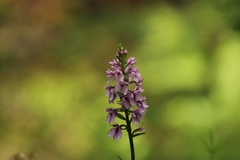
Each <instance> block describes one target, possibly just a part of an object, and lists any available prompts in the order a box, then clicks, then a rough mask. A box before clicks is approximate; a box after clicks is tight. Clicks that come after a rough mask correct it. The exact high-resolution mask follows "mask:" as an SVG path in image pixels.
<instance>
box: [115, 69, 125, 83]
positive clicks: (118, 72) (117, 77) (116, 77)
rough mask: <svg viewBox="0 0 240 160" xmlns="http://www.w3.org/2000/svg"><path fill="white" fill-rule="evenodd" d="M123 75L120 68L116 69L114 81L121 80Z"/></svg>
mask: <svg viewBox="0 0 240 160" xmlns="http://www.w3.org/2000/svg"><path fill="white" fill-rule="evenodd" d="M123 79H124V75H123V73H122V71H121V70H119V69H117V70H115V80H116V81H123Z"/></svg>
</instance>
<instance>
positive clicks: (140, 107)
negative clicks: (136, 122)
mask: <svg viewBox="0 0 240 160" xmlns="http://www.w3.org/2000/svg"><path fill="white" fill-rule="evenodd" d="M145 99H146V98H145V97H143V98H142V99H141V100H139V101H138V102H137V106H138V110H139V111H140V113H141V114H143V115H144V114H145V111H146V110H147V108H148V105H147V103H146V101H145Z"/></svg>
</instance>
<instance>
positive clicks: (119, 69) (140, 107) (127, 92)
mask: <svg viewBox="0 0 240 160" xmlns="http://www.w3.org/2000/svg"><path fill="white" fill-rule="evenodd" d="M127 54H128V51H127V50H126V49H124V48H123V46H122V45H121V44H120V43H119V44H118V49H117V52H116V59H113V60H112V61H110V62H109V64H110V67H111V69H107V71H106V74H107V76H106V77H107V78H108V82H107V83H109V82H110V81H111V82H115V85H108V86H106V87H105V89H106V96H107V97H108V102H109V103H114V101H115V100H116V99H118V101H117V104H118V105H120V106H121V107H120V108H115V109H114V108H113V107H111V108H108V109H106V112H108V114H107V117H106V121H107V122H108V123H110V124H112V126H113V128H111V129H110V130H109V132H108V136H109V137H112V138H113V139H114V140H116V141H118V140H119V139H120V138H121V137H122V130H127V132H129V135H131V136H139V135H142V134H141V133H139V134H138V133H137V134H135V133H136V132H141V131H142V130H144V128H143V127H140V128H137V129H135V130H133V131H132V130H131V129H129V130H128V129H127V128H131V125H132V124H133V125H138V124H139V123H140V121H141V119H142V118H143V116H144V114H145V112H146V110H147V108H148V105H147V103H146V98H145V97H144V96H142V93H143V91H144V90H143V89H142V82H143V78H141V74H140V72H139V71H138V68H135V67H134V64H136V63H137V61H136V60H135V58H134V57H130V58H128V59H127ZM122 113H125V114H122ZM116 117H117V118H119V119H122V120H125V121H126V122H129V121H131V122H132V123H126V125H125V124H122V125H119V124H113V123H114V120H115V118H116ZM130 132H131V133H130ZM143 134H144V133H143Z"/></svg>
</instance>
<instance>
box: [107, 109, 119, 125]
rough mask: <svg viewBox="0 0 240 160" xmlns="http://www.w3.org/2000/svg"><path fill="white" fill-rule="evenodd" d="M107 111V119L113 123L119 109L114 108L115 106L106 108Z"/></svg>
mask: <svg viewBox="0 0 240 160" xmlns="http://www.w3.org/2000/svg"><path fill="white" fill-rule="evenodd" d="M106 112H108V115H107V119H106V121H107V122H108V123H110V124H112V123H113V122H114V120H115V118H116V115H117V111H116V110H114V108H108V109H106Z"/></svg>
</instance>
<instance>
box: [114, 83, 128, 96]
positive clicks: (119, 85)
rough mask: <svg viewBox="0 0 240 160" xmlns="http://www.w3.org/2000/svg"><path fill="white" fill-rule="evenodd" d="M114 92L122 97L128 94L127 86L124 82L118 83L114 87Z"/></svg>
mask: <svg viewBox="0 0 240 160" xmlns="http://www.w3.org/2000/svg"><path fill="white" fill-rule="evenodd" d="M115 91H116V92H120V93H123V94H124V95H126V94H127V92H128V86H127V84H126V82H125V81H119V82H118V83H117V84H116V86H115Z"/></svg>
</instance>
